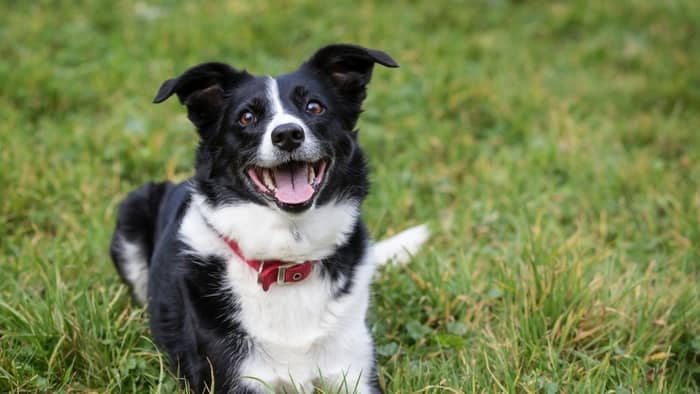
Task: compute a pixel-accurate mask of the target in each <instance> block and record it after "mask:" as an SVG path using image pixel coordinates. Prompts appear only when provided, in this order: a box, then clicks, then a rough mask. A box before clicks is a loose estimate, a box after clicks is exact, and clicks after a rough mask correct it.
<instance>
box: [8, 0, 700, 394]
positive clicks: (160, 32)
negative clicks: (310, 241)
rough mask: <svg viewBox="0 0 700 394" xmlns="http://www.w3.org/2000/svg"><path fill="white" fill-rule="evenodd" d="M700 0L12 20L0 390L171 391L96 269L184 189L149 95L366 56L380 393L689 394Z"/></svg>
mask: <svg viewBox="0 0 700 394" xmlns="http://www.w3.org/2000/svg"><path fill="white" fill-rule="evenodd" d="M699 20H700V4H698V2H696V1H693V0H687V1H664V2H652V1H645V0H637V1H607V2H588V1H584V0H572V1H560V2H557V1H513V2H510V1H505V0H493V1H474V2H469V3H468V4H462V3H457V2H449V1H443V2H408V1H405V2H401V4H400V5H398V4H397V3H392V4H389V2H370V1H359V2H358V1H353V2H350V1H342V2H334V3H332V4H331V3H327V2H302V3H300V4H296V5H293V4H291V3H289V2H272V1H257V2H220V3H216V2H207V3H206V5H204V4H195V3H194V2H168V3H166V4H160V5H156V3H153V4H150V3H146V2H138V3H129V2H98V1H74V2H61V3H60V4H58V3H53V2H43V1H37V2H10V3H8V4H6V5H5V6H4V9H3V12H2V13H1V14H0V53H3V60H2V62H0V86H2V89H1V91H0V119H2V124H1V126H0V127H1V128H0V146H1V148H0V167H1V168H2V170H0V185H2V186H0V187H1V189H0V190H1V191H2V198H1V199H0V265H1V268H0V392H31V391H50V392H68V391H78V392H87V391H92V392H144V391H153V392H163V393H166V392H173V391H175V390H177V387H178V383H177V381H176V380H175V379H174V378H173V376H172V375H171V374H170V373H169V372H168V369H167V365H165V363H164V360H163V358H162V356H161V355H160V354H159V353H158V352H157V351H156V349H155V346H154V345H153V343H152V342H151V340H150V339H149V338H150V337H149V333H148V328H147V323H146V316H145V313H144V311H143V310H141V309H138V308H136V307H135V306H134V305H133V304H132V303H131V302H130V300H129V297H128V295H127V292H126V290H125V288H124V286H122V285H121V284H120V283H119V280H118V278H117V275H116V273H115V271H114V269H113V267H112V264H111V262H110V260H109V257H108V254H107V245H108V240H109V237H110V234H111V230H112V226H113V222H114V215H115V207H116V204H117V203H118V201H119V200H120V198H122V197H123V196H124V195H125V193H127V192H128V191H129V190H131V189H132V188H134V187H135V186H137V185H139V184H141V183H142V182H145V181H147V180H149V179H162V178H171V179H176V180H181V179H185V178H187V177H188V176H189V175H190V173H191V164H192V159H193V155H192V152H193V149H194V146H195V144H196V135H195V133H194V132H193V131H192V128H191V126H190V125H189V124H188V122H187V120H186V118H185V116H184V110H183V108H181V107H180V106H179V105H177V104H176V103H175V102H169V103H167V104H165V105H159V106H154V105H151V104H150V101H151V99H152V97H153V95H154V94H155V92H156V90H157V88H158V87H159V84H160V82H162V81H163V80H164V79H166V78H169V77H171V76H174V75H176V74H177V73H179V72H181V71H182V70H183V69H185V68H186V67H188V66H190V65H192V64H195V63H198V62H200V61H204V60H209V59H222V60H226V61H229V62H231V63H233V64H234V65H237V66H240V67H245V68H247V69H248V70H250V71H252V72H254V73H264V74H276V73H280V72H284V71H287V70H289V69H291V68H293V67H295V66H296V65H298V64H299V63H300V62H301V61H302V60H303V59H305V58H306V57H307V56H308V55H310V54H311V53H312V52H313V51H314V50H315V49H316V48H318V47H319V46H321V45H323V44H326V43H330V42H336V41H343V42H355V43H360V44H364V45H367V46H370V47H375V48H380V49H383V50H386V51H387V52H388V53H390V54H391V55H392V56H393V57H394V58H396V59H397V61H398V62H399V63H400V64H401V68H400V69H397V70H388V69H383V68H378V69H377V70H376V72H375V76H374V81H373V83H372V85H371V88H370V95H369V98H368V100H367V102H366V105H365V108H366V112H365V114H364V116H363V118H362V119H361V121H360V129H361V140H362V143H363V145H364V147H365V149H366V151H367V152H368V155H369V157H370V159H371V164H372V167H373V175H372V181H373V192H372V194H371V196H370V198H369V200H368V201H367V203H366V204H365V206H364V214H365V218H366V220H367V222H368V224H369V226H370V228H371V229H372V231H373V233H374V234H375V236H377V237H381V236H384V235H387V234H392V233H394V232H396V231H398V230H400V229H402V228H405V227H407V226H409V225H411V224H416V223H420V222H428V223H429V224H430V226H431V227H432V229H433V232H434V237H433V239H432V240H431V242H430V245H429V246H428V248H427V249H426V250H424V251H423V252H421V253H420V254H419V255H418V256H416V258H415V260H414V261H413V262H412V263H411V264H410V265H409V266H407V267H405V268H400V269H393V268H388V269H384V270H383V271H382V272H381V273H380V275H379V276H378V280H377V282H376V284H375V286H374V289H373V290H374V297H373V298H374V307H373V310H372V315H371V319H370V321H371V324H372V331H373V333H374V336H375V338H376V342H377V345H378V353H379V361H380V364H381V370H380V375H381V381H382V384H383V386H384V387H385V389H386V390H387V392H397V393H398V392H400V393H409V392H421V393H438V392H446V393H462V392H545V393H558V392H565V393H571V392H616V393H641V392H660V391H663V392H698V391H700V297H699V286H698V282H699V279H700V187H699V180H700V133H699V132H698V125H700V77H699V75H700V74H698V70H700V40H698V35H700V24H698V21H699Z"/></svg>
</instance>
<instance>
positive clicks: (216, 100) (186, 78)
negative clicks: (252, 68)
mask: <svg viewBox="0 0 700 394" xmlns="http://www.w3.org/2000/svg"><path fill="white" fill-rule="evenodd" d="M249 77H250V74H248V73H247V72H245V71H238V70H236V69H234V68H233V67H231V66H229V65H228V64H224V63H217V62H210V63H202V64H200V65H197V66H194V67H192V68H190V69H189V70H187V71H185V72H184V73H182V75H180V76H179V77H176V78H172V79H168V80H167V81H165V82H163V84H162V85H161V86H160V89H158V93H157V94H156V97H155V98H154V99H153V102H154V103H162V102H163V101H165V100H167V99H168V97H170V96H172V95H173V93H174V94H177V97H178V99H180V103H182V104H184V105H186V106H187V117H188V118H189V119H190V120H191V121H192V123H194V125H195V126H197V128H198V129H199V130H200V131H201V130H202V129H203V128H204V127H206V126H208V125H209V124H211V123H212V122H214V121H216V120H217V119H218V118H219V115H220V114H221V109H222V106H223V103H224V92H225V91H226V90H229V89H231V88H233V87H234V86H235V85H236V84H238V83H240V82H242V81H243V80H245V79H246V78H249Z"/></svg>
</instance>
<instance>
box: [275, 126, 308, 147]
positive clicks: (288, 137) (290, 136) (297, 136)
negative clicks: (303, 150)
mask: <svg viewBox="0 0 700 394" xmlns="http://www.w3.org/2000/svg"><path fill="white" fill-rule="evenodd" d="M302 142H304V129H302V128H301V127H300V126H299V125H297V124H294V123H287V124H283V125H279V126H277V127H275V129H274V130H272V143H273V144H274V145H275V146H276V147H278V148H280V149H282V150H286V151H287V152H291V151H293V150H294V149H296V148H298V147H299V146H300V145H301V143H302Z"/></svg>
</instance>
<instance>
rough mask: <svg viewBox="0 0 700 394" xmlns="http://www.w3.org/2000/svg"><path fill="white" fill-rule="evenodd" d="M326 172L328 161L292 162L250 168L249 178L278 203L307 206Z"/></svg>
mask: <svg viewBox="0 0 700 394" xmlns="http://www.w3.org/2000/svg"><path fill="white" fill-rule="evenodd" d="M325 172H326V161H325V160H319V161H317V162H313V163H312V162H303V161H290V162H287V163H284V164H281V165H279V166H277V167H271V168H266V167H250V168H248V176H249V177H250V179H251V180H252V181H253V183H254V184H255V186H257V188H258V189H259V190H260V191H261V192H262V193H265V194H267V195H269V196H272V197H274V198H275V200H277V201H278V202H281V203H283V204H288V205H305V204H306V203H308V202H310V201H311V199H312V198H313V197H314V194H316V192H317V191H318V190H319V189H320V186H321V184H322V183H323V180H324V175H325Z"/></svg>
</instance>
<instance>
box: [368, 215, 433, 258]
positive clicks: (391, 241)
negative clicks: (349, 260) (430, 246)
mask: <svg viewBox="0 0 700 394" xmlns="http://www.w3.org/2000/svg"><path fill="white" fill-rule="evenodd" d="M429 237H430V231H429V230H428V226H426V225H425V224H421V225H420V226H415V227H411V228H409V229H408V230H404V231H402V232H400V233H398V234H396V235H394V236H393V237H390V238H387V239H385V240H382V241H379V242H377V243H376V244H374V245H373V246H372V258H373V259H374V262H375V263H376V264H377V265H383V264H386V263H387V262H391V263H392V264H405V263H407V262H408V261H410V260H411V257H412V256H413V255H415V254H416V253H417V252H418V250H419V249H420V247H421V246H422V245H423V243H424V242H425V241H427V240H428V238H429Z"/></svg>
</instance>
